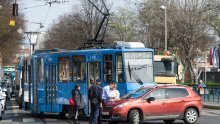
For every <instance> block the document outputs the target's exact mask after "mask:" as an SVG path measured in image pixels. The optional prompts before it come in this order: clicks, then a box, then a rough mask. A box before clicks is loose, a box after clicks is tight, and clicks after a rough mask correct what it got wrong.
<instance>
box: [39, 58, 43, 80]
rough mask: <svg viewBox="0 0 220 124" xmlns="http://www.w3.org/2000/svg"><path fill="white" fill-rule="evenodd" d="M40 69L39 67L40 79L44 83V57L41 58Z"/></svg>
mask: <svg viewBox="0 0 220 124" xmlns="http://www.w3.org/2000/svg"><path fill="white" fill-rule="evenodd" d="M38 69H39V71H38V73H39V79H40V80H39V81H40V82H41V83H43V82H44V59H43V58H41V59H40V60H39V66H38Z"/></svg>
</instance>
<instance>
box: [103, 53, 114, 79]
mask: <svg viewBox="0 0 220 124" xmlns="http://www.w3.org/2000/svg"><path fill="white" fill-rule="evenodd" d="M112 60H113V58H112V55H104V81H105V82H110V81H112V80H113V75H112V73H113V72H112V64H113V61H112Z"/></svg>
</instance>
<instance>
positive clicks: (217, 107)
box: [203, 105, 220, 110]
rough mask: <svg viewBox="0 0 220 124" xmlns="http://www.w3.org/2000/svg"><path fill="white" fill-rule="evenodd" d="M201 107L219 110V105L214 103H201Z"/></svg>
mask: <svg viewBox="0 0 220 124" xmlns="http://www.w3.org/2000/svg"><path fill="white" fill-rule="evenodd" d="M203 108H209V109H218V110H220V106H216V105H203Z"/></svg>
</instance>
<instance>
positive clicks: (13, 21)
mask: <svg viewBox="0 0 220 124" xmlns="http://www.w3.org/2000/svg"><path fill="white" fill-rule="evenodd" d="M9 25H10V26H12V27H13V26H15V20H12V19H10V21H9Z"/></svg>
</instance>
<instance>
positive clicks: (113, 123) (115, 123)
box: [108, 121, 118, 124]
mask: <svg viewBox="0 0 220 124" xmlns="http://www.w3.org/2000/svg"><path fill="white" fill-rule="evenodd" d="M117 123H118V122H115V121H109V122H108V124H117Z"/></svg>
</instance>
